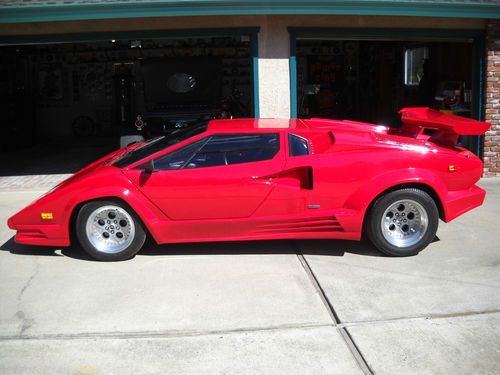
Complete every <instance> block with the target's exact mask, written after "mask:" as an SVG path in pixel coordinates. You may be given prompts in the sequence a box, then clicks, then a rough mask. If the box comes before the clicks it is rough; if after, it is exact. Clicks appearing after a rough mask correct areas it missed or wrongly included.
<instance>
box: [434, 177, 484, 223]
mask: <svg viewBox="0 0 500 375" xmlns="http://www.w3.org/2000/svg"><path fill="white" fill-rule="evenodd" d="M485 196H486V191H485V190H483V189H481V188H480V187H479V186H476V185H474V186H472V187H470V188H469V189H466V190H458V191H450V192H449V193H448V195H447V196H446V200H445V201H444V202H443V208H444V214H445V217H444V221H445V222H449V221H451V220H453V219H455V218H457V217H458V216H460V215H462V214H464V213H466V212H467V211H470V210H472V209H473V208H476V207H478V206H481V205H482V204H483V202H484V197H485Z"/></svg>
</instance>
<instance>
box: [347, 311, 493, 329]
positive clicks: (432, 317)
mask: <svg viewBox="0 0 500 375" xmlns="http://www.w3.org/2000/svg"><path fill="white" fill-rule="evenodd" d="M499 313H500V310H483V311H464V312H457V313H449V314H429V315H416V316H403V317H396V318H387V319H371V320H358V321H352V322H343V323H339V326H340V327H354V326H362V325H367V324H382V323H390V322H401V321H418V320H438V319H449V318H461V317H466V316H476V315H488V314H499Z"/></svg>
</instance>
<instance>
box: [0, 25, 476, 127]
mask: <svg viewBox="0 0 500 375" xmlns="http://www.w3.org/2000/svg"><path fill="white" fill-rule="evenodd" d="M220 27H224V28H230V27H235V28H237V27H260V32H259V49H258V53H259V62H258V68H259V69H258V70H259V107H260V116H261V117H285V118H287V117H289V116H290V68H289V56H290V37H289V33H288V30H287V28H288V27H353V28H356V27H363V28H366V27H374V28H376V27H380V28H387V27H393V28H409V27H415V28H443V29H483V28H485V21H484V20H481V19H456V18H431V17H372V16H235V17H231V16H225V17H224V22H223V23H221V18H220V17H214V16H210V17H158V18H147V19H144V18H139V19H126V20H125V19H124V20H120V19H117V20H92V21H71V22H70V21H68V22H46V23H21V24H0V37H1V36H9V35H11V36H13V35H33V34H34V35H39V34H70V33H83V32H85V33H89V32H110V31H111V32H112V31H123V30H129V31H135V30H166V29H196V28H220Z"/></svg>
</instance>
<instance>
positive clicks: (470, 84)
mask: <svg viewBox="0 0 500 375" xmlns="http://www.w3.org/2000/svg"><path fill="white" fill-rule="evenodd" d="M366 33H367V34H366V35H361V33H360V32H359V31H358V35H357V36H356V35H350V34H349V30H344V31H343V32H339V31H331V35H329V32H328V31H327V30H321V31H318V34H317V35H314V31H313V30H307V31H304V30H300V29H297V30H294V31H293V32H292V39H293V41H292V51H293V53H292V55H293V56H292V59H293V60H294V61H293V67H294V68H295V71H296V73H295V77H293V79H292V81H293V83H294V85H295V87H292V92H293V93H294V95H293V94H292V100H293V104H294V110H295V111H296V115H297V117H302V118H308V117H325V118H335V119H351V120H357V121H364V122H370V123H375V124H383V125H390V126H399V125H400V120H399V116H398V111H399V109H401V108H403V107H411V106H425V107H432V108H436V109H439V110H442V111H446V112H449V113H453V114H457V115H460V116H465V117H472V118H476V119H478V118H479V113H480V108H479V104H480V95H481V90H480V85H479V82H478V77H480V74H481V72H480V63H479V61H478V60H479V59H480V58H481V57H480V55H479V54H478V53H477V49H478V46H477V40H476V39H475V38H472V37H467V36H465V35H463V36H460V35H459V34H457V33H454V34H453V35H451V34H450V33H449V35H439V34H440V33H439V32H438V33H437V35H434V36H431V35H427V36H426V35H425V34H424V32H421V36H418V35H409V33H408V31H406V32H401V33H399V32H398V30H390V31H388V30H386V32H385V33H384V32H383V31H380V30H379V31H378V35H371V36H370V35H369V34H368V33H369V31H366ZM430 34H431V33H430ZM441 34H442V32H441ZM445 34H446V33H445ZM292 70H293V69H292ZM479 141H480V140H479V138H478V137H476V136H474V137H472V136H469V137H462V138H461V139H460V142H461V144H462V145H463V146H465V147H467V148H469V149H471V150H472V151H474V152H475V153H477V154H478V153H479V151H480V147H479Z"/></svg>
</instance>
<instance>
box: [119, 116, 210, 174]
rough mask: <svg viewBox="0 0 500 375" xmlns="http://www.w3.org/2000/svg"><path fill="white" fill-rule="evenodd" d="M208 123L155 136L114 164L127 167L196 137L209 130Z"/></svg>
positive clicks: (126, 153)
mask: <svg viewBox="0 0 500 375" xmlns="http://www.w3.org/2000/svg"><path fill="white" fill-rule="evenodd" d="M207 125H208V123H204V124H202V125H197V126H191V127H189V128H185V129H178V130H175V131H174V132H172V133H170V134H168V135H166V136H162V137H157V138H153V139H151V140H149V141H147V143H145V144H144V145H141V146H139V147H137V148H136V149H133V150H127V152H125V154H123V155H122V156H121V157H120V158H119V159H117V160H116V161H115V162H114V163H113V165H114V166H115V167H118V168H124V167H127V166H129V165H130V164H133V163H135V162H136V161H139V160H142V159H144V158H146V157H148V156H150V155H153V154H155V153H157V152H158V151H161V150H164V149H165V148H167V147H170V146H173V145H175V144H177V143H180V142H182V141H185V140H186V139H188V138H191V137H194V136H195V135H197V134H200V133H203V132H204V131H205V130H207Z"/></svg>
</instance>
